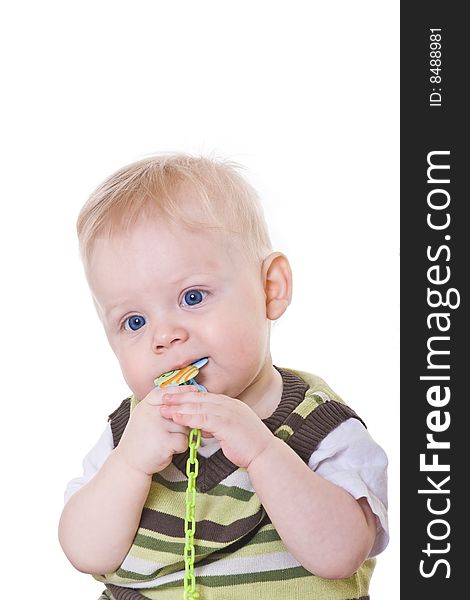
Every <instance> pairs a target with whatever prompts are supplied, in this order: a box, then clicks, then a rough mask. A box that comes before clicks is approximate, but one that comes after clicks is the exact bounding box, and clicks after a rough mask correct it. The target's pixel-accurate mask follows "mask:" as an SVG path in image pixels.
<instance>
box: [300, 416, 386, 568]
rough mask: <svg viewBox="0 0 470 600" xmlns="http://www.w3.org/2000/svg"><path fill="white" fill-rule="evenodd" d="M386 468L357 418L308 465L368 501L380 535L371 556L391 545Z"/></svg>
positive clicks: (345, 424) (378, 449)
mask: <svg viewBox="0 0 470 600" xmlns="http://www.w3.org/2000/svg"><path fill="white" fill-rule="evenodd" d="M387 465H388V460H387V456H386V454H385V452H384V451H383V450H382V448H381V447H380V446H379V445H378V444H377V443H376V442H375V441H374V440H373V439H372V437H371V436H370V434H369V432H368V431H367V429H366V428H365V427H364V425H362V423H361V422H360V421H358V420H357V419H353V418H351V419H348V420H347V421H344V422H343V423H341V425H339V426H338V427H336V429H334V430H333V431H332V432H331V433H330V434H328V435H327V436H326V437H325V438H324V439H323V440H322V441H321V442H320V444H319V445H318V448H317V449H316V450H315V452H314V453H313V454H312V456H311V457H310V459H309V461H308V466H309V467H310V468H311V469H312V470H313V471H315V472H316V473H317V474H318V475H320V476H321V477H323V478H324V479H327V480H328V481H331V482H332V483H335V484H336V485H339V486H340V487H342V488H343V489H345V490H346V491H347V492H349V493H350V494H351V495H352V496H353V497H354V498H356V500H357V499H359V498H366V499H367V502H368V503H369V506H370V508H371V510H372V512H373V513H374V514H375V516H376V519H377V535H376V538H375V543H374V546H373V548H372V550H371V552H370V554H369V557H372V556H376V555H377V554H379V553H380V552H382V551H383V550H384V549H385V547H386V546H387V544H388V540H389V534H388V516H387Z"/></svg>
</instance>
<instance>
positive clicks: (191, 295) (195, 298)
mask: <svg viewBox="0 0 470 600" xmlns="http://www.w3.org/2000/svg"><path fill="white" fill-rule="evenodd" d="M205 293H206V292H203V291H202V290H189V292H186V293H185V295H184V296H183V300H184V302H185V303H186V304H187V305H188V306H194V305H195V304H199V303H200V302H202V301H203V300H204V294H205Z"/></svg>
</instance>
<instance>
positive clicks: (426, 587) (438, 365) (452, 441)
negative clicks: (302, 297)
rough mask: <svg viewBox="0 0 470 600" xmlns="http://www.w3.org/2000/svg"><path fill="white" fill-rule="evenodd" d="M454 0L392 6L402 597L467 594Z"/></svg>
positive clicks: (464, 326)
mask: <svg viewBox="0 0 470 600" xmlns="http://www.w3.org/2000/svg"><path fill="white" fill-rule="evenodd" d="M459 6H460V7H461V8H457V7H459ZM464 6H465V5H464V3H457V2H447V3H446V2H435V1H428V2H402V3H401V57H400V68H401V88H400V95H401V99H400V104H401V109H400V110H401V191H400V193H401V307H400V314H401V554H400V557H401V560H400V564H401V597H402V598H403V599H408V598H425V599H426V600H433V599H434V598H435V599H436V600H437V599H439V600H442V599H447V598H467V597H470V596H469V591H468V586H466V585H465V581H466V574H467V572H468V570H469V567H468V566H467V565H466V566H465V567H464V563H467V562H468V559H467V554H468V550H467V549H466V541H467V539H468V532H469V522H470V495H469V492H468V489H469V486H470V451H469V442H470V423H469V420H468V418H467V415H468V412H469V411H468V410H467V408H468V405H469V403H470V395H469V392H468V383H467V385H466V386H465V383H466V382H465V380H464V379H465V378H466V379H468V378H469V377H470V346H469V337H470V336H469V326H468V323H469V320H470V315H469V311H468V298H469V291H468V279H469V273H470V217H469V216H468V213H469V210H468V205H470V194H469V192H468V190H467V189H466V187H467V186H466V185H465V181H466V179H467V178H468V175H467V173H468V171H469V168H468V165H467V163H468V159H469V158H470V155H469V152H468V149H467V144H468V143H469V135H468V134H469V127H468V124H469V122H470V118H469V112H470V111H469V108H470V104H469V102H468V100H466V96H467V95H468V91H467V90H468V89H469V87H470V86H469V83H468V73H469V62H468V60H469V58H470V52H469V43H470V42H469V40H470V35H469V33H468V31H469V30H468V23H467V20H466V18H465V17H464V15H463V8H462V7H464ZM464 104H465V105H466V106H465V107H464ZM467 473H468V475H467Z"/></svg>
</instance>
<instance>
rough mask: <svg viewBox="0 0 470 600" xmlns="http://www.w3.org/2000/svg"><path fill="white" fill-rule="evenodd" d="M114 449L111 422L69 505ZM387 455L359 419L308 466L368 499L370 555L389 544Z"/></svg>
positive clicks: (73, 484) (330, 438)
mask: <svg viewBox="0 0 470 600" xmlns="http://www.w3.org/2000/svg"><path fill="white" fill-rule="evenodd" d="M113 448H114V443H113V434H112V431H111V425H110V424H109V423H108V425H107V426H106V429H105V430H104V431H103V433H102V435H101V437H100V439H99V440H98V442H97V443H96V444H95V445H94V446H93V448H92V449H91V450H90V452H89V453H88V454H87V455H86V456H85V458H84V460H83V474H82V476H81V477H77V478H75V479H72V480H71V481H70V482H69V483H68V484H67V488H66V490H65V494H64V497H65V502H67V501H68V500H69V498H70V497H71V496H72V494H74V493H75V492H76V491H77V490H79V489H80V488H81V487H82V486H83V485H85V484H86V483H88V482H89V481H90V480H91V478H92V477H93V476H94V475H95V474H96V473H97V472H98V470H99V469H100V468H101V466H102V465H103V463H104V462H105V460H106V459H107V458H108V456H109V455H110V454H111V452H112V450H113ZM219 448H220V444H219V443H218V442H217V440H216V439H215V438H208V439H206V440H205V439H203V438H202V439H201V447H200V448H199V451H200V452H201V454H202V455H203V456H206V457H208V456H211V455H212V454H214V452H216V451H217V450H218V449H219ZM387 464H388V461H387V456H386V454H385V452H384V451H383V450H382V448H381V447H380V446H379V445H378V444H377V443H376V442H375V441H374V440H373V439H372V437H371V436H370V434H369V432H368V431H367V429H366V428H365V427H364V426H363V425H362V423H360V421H358V420H357V419H348V420H347V421H344V422H343V423H341V425H339V426H338V427H336V429H334V430H333V431H332V432H331V433H329V434H328V435H327V436H326V437H325V438H324V439H323V440H322V441H321V442H320V444H319V445H318V448H317V449H316V450H315V452H313V454H312V455H311V457H310V459H309V461H308V466H309V467H310V468H311V469H312V470H313V471H315V472H316V473H317V474H318V475H320V476H321V477H323V478H324V479H327V480H328V481H331V482H332V483H335V484H336V485H339V486H340V487H342V488H343V489H345V490H346V491H347V492H349V493H350V494H351V495H352V496H353V497H354V498H356V499H358V498H366V499H367V501H368V503H369V506H370V507H371V510H372V512H373V513H374V514H375V516H376V518H377V535H376V538H375V543H374V546H373V548H372V550H371V552H370V555H369V556H376V555H377V554H379V553H380V552H382V551H383V550H384V549H385V547H386V546H387V544H388V540H389V534H388V517H387Z"/></svg>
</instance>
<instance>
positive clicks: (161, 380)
mask: <svg viewBox="0 0 470 600" xmlns="http://www.w3.org/2000/svg"><path fill="white" fill-rule="evenodd" d="M208 362H209V359H208V358H200V359H199V360H196V361H195V362H193V363H192V364H190V365H187V366H186V367H183V368H182V369H176V370H175V371H167V372H166V373H162V374H161V375H160V376H159V377H157V378H156V379H154V381H153V382H154V384H155V386H156V387H158V388H162V387H168V386H172V385H195V386H196V387H197V388H198V389H199V390H201V391H202V392H207V390H206V388H205V387H204V386H203V385H201V384H199V383H197V381H196V380H195V377H196V376H197V375H198V373H199V370H200V369H202V367H203V366H204V365H206V364H207V363H208Z"/></svg>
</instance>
